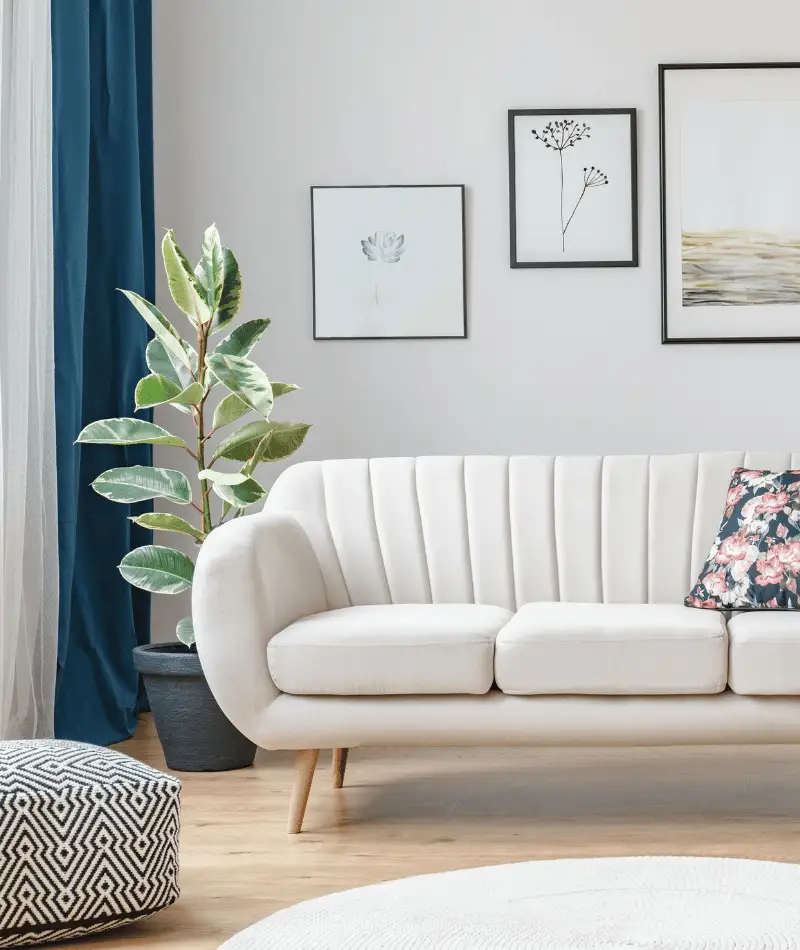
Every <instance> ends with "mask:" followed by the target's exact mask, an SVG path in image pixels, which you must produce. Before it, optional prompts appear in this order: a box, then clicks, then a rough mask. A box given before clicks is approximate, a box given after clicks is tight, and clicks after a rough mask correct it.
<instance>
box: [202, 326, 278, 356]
mask: <svg viewBox="0 0 800 950" xmlns="http://www.w3.org/2000/svg"><path fill="white" fill-rule="evenodd" d="M271 322H272V321H271V320H248V321H247V323H243V324H242V325H241V326H238V327H236V329H235V330H234V331H233V332H232V333H229V334H228V336H226V337H225V339H224V340H220V342H219V343H218V344H217V346H216V349H215V350H214V352H213V353H212V356H249V355H250V351H251V350H252V349H253V347H254V346H255V345H256V343H258V341H259V340H260V339H261V336H262V334H263V333H264V331H265V330H266V329H267V327H268V326H269V325H270V323H271Z"/></svg>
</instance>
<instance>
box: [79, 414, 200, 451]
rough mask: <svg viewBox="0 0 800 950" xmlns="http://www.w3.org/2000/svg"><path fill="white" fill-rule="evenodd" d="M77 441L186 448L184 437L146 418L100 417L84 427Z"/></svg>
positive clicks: (98, 443)
mask: <svg viewBox="0 0 800 950" xmlns="http://www.w3.org/2000/svg"><path fill="white" fill-rule="evenodd" d="M75 441H76V442H81V443H94V444H96V445H110V444H116V445H143V444H148V445H177V446H180V447H182V448H186V443H185V442H184V441H183V439H180V438H178V436H176V435H171V434H170V433H169V432H167V430H166V429H162V428H161V426H157V425H155V423H153V422H145V421H144V419H124V418H123V419H98V421H97V422H90V423H89V425H88V426H86V428H84V429H83V430H82V431H81V433H80V435H79V436H78V438H77V439H76V440H75Z"/></svg>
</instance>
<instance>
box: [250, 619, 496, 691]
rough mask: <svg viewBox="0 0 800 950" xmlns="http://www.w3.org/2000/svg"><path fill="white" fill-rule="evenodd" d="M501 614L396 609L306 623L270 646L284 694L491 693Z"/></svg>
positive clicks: (280, 635) (292, 627) (271, 665)
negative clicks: (496, 640) (495, 646)
mask: <svg viewBox="0 0 800 950" xmlns="http://www.w3.org/2000/svg"><path fill="white" fill-rule="evenodd" d="M511 616H512V614H511V611H509V610H504V609H503V608H502V607H486V606H479V605H475V604H390V605H379V606H374V607H373V606H370V607H343V608H341V609H339V610H329V611H326V612H325V613H321V614H313V615H312V616H310V617H304V618H303V619H302V620H298V621H297V622H296V623H293V624H291V625H290V626H288V627H286V628H285V629H284V630H281V632H280V633H278V634H276V635H275V636H274V637H273V638H272V639H271V640H270V642H269V646H268V648H267V660H268V663H269V669H270V673H271V674H272V678H273V680H274V681H275V685H276V686H277V687H278V689H280V690H282V691H283V692H284V693H294V694H297V695H312V694H322V695H328V696H386V695H424V694H429V695H433V694H439V693H486V692H488V690H489V689H490V688H491V686H492V680H493V678H494V642H495V638H496V637H497V632H498V630H500V628H501V627H503V626H504V625H505V624H506V623H507V622H508V621H509V620H510V619H511Z"/></svg>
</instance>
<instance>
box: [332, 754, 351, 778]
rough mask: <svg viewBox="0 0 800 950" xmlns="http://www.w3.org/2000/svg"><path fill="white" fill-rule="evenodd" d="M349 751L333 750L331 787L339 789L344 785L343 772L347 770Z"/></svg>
mask: <svg viewBox="0 0 800 950" xmlns="http://www.w3.org/2000/svg"><path fill="white" fill-rule="evenodd" d="M349 751H350V750H349V749H334V750H333V787H334V788H341V787H342V785H344V771H345V769H346V768H347V753H348V752H349Z"/></svg>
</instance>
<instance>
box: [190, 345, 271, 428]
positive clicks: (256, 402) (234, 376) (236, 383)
mask: <svg viewBox="0 0 800 950" xmlns="http://www.w3.org/2000/svg"><path fill="white" fill-rule="evenodd" d="M206 363H207V364H208V367H209V369H210V370H211V372H212V373H213V374H214V375H215V376H216V377H217V379H219V381H220V382H221V383H223V384H224V385H225V386H227V387H228V389H230V391H231V392H234V393H236V394H237V396H240V397H241V398H242V399H243V400H244V402H246V403H247V404H248V405H249V406H251V407H252V408H253V409H255V411H256V412H258V413H260V414H261V415H262V416H264V418H265V419H266V418H269V414H270V412H272V404H273V398H272V386H270V383H269V379H268V378H267V374H266V373H265V372H264V370H262V369H261V368H260V367H259V366H256V364H255V363H253V362H251V361H250V360H247V359H244V358H243V357H241V356H219V355H217V354H216V353H213V354H212V355H211V356H209V357H207V358H206Z"/></svg>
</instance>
